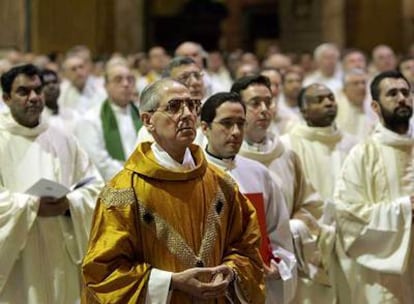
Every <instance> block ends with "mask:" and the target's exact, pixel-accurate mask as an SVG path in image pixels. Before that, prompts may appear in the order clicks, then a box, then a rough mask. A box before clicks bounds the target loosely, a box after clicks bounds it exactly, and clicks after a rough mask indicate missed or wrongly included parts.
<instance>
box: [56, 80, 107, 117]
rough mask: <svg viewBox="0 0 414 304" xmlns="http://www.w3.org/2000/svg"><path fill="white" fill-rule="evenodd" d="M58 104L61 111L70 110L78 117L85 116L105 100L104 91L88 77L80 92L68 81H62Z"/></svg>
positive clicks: (96, 82) (95, 81)
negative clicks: (75, 112)
mask: <svg viewBox="0 0 414 304" xmlns="http://www.w3.org/2000/svg"><path fill="white" fill-rule="evenodd" d="M60 88H61V89H60V92H61V93H60V96H59V99H58V104H59V107H60V108H61V109H64V108H70V109H73V110H75V111H77V112H78V113H79V114H80V115H83V114H85V112H86V111H88V110H90V109H91V108H93V107H94V106H97V105H99V104H101V103H102V102H103V101H104V100H105V99H106V96H107V94H106V91H105V89H104V88H103V87H102V85H101V84H100V83H99V82H98V81H97V79H96V78H94V77H91V76H89V77H88V79H87V80H86V83H85V87H84V88H83V90H82V92H79V90H78V89H77V88H76V87H74V86H73V85H72V84H70V83H69V81H63V82H62V84H61V86H60Z"/></svg>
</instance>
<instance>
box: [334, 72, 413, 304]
mask: <svg viewBox="0 0 414 304" xmlns="http://www.w3.org/2000/svg"><path fill="white" fill-rule="evenodd" d="M371 95H372V100H373V101H372V108H373V110H374V111H375V112H376V113H377V115H378V117H379V120H380V123H379V124H378V125H377V126H376V128H375V131H374V133H373V134H372V136H371V137H370V138H369V139H368V140H366V141H365V142H364V143H361V144H359V145H357V146H356V147H355V148H354V149H353V150H352V151H351V153H350V154H349V156H348V157H347V158H346V160H345V162H344V166H343V170H342V172H341V176H340V179H339V180H338V182H337V185H336V188H335V203H336V219H337V228H338V230H339V231H338V239H337V245H336V248H337V253H338V256H339V259H340V262H341V265H342V267H343V269H344V272H345V274H346V277H347V280H348V283H349V286H350V290H351V293H350V294H351V296H352V299H351V302H350V303H361V304H364V303H414V291H413V288H412V287H413V282H414V257H413V251H412V250H413V248H412V246H413V245H412V244H413V242H412V236H413V231H412V229H413V228H412V221H413V211H412V210H413V208H414V196H413V194H414V167H413V145H414V139H413V134H412V130H411V129H410V125H409V120H410V118H411V116H412V96H411V94H410V86H409V83H408V81H407V80H406V79H405V78H404V77H403V75H402V74H400V73H399V72H396V71H388V72H383V73H381V74H379V75H378V76H376V77H375V78H374V80H373V82H372V83H371Z"/></svg>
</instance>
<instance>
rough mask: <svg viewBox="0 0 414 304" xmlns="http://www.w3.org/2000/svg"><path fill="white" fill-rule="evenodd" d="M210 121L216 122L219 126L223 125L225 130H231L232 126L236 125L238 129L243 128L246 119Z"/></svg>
mask: <svg viewBox="0 0 414 304" xmlns="http://www.w3.org/2000/svg"><path fill="white" fill-rule="evenodd" d="M211 123H216V124H219V125H221V126H223V127H224V128H225V129H226V130H229V131H230V130H233V128H234V126H237V128H238V129H239V130H242V129H244V126H245V125H246V120H245V119H237V120H234V119H222V120H219V121H214V120H213V121H212V122H211Z"/></svg>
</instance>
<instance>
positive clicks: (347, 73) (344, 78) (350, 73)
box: [342, 69, 367, 84]
mask: <svg viewBox="0 0 414 304" xmlns="http://www.w3.org/2000/svg"><path fill="white" fill-rule="evenodd" d="M354 75H359V76H363V75H367V72H366V71H364V70H363V69H350V70H349V71H345V72H344V75H343V76H342V83H343V84H345V83H346V82H347V80H348V77H350V76H354Z"/></svg>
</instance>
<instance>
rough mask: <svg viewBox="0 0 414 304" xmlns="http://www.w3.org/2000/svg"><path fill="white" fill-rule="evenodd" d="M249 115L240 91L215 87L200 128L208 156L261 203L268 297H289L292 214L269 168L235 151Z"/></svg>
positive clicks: (293, 282) (291, 289)
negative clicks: (232, 91)
mask: <svg viewBox="0 0 414 304" xmlns="http://www.w3.org/2000/svg"><path fill="white" fill-rule="evenodd" d="M245 117H246V107H245V105H244V104H243V103H242V101H241V100H240V96H239V95H238V94H236V93H217V94H214V95H212V96H210V98H208V99H207V101H206V102H205V103H204V105H203V107H202V110H201V115H200V119H201V129H202V130H203V133H204V135H205V136H206V138H207V139H208V144H207V146H206V148H205V152H206V158H207V160H208V162H210V163H212V164H214V165H216V166H217V167H219V168H220V169H222V170H224V171H225V172H226V173H228V174H229V175H230V176H231V177H232V178H233V179H234V180H235V181H236V182H237V185H238V186H239V189H240V191H241V192H242V193H243V194H245V195H246V196H247V197H248V198H250V199H251V200H252V201H253V200H254V199H256V202H253V203H254V204H255V205H256V204H260V205H259V206H258V207H257V209H258V216H259V223H260V220H262V221H263V222H262V225H264V226H266V227H265V228H266V234H265V235H264V236H262V246H265V248H264V250H265V251H264V252H262V256H263V260H265V263H264V264H263V267H264V270H265V275H266V286H267V287H266V288H267V293H266V303H269V304H271V303H279V304H282V303H290V301H291V300H292V299H293V296H294V294H295V288H296V280H297V276H296V267H295V266H296V258H295V256H294V253H293V244H292V236H291V234H290V230H289V214H288V211H287V206H286V202H285V200H284V197H283V194H282V192H281V190H280V188H279V186H278V185H277V184H276V182H275V181H274V180H273V179H272V178H271V176H270V174H269V171H268V169H267V168H266V167H265V166H263V165H262V164H261V163H259V162H257V161H254V160H251V159H248V158H245V157H243V156H240V155H237V153H238V152H239V149H240V146H241V144H242V142H243V133H244V124H245V121H246V119H245ZM261 209H263V210H264V214H263V213H261V212H260V211H259V210H261ZM261 216H262V217H263V218H261ZM267 239H270V244H268V242H267ZM266 245H268V246H266ZM269 247H270V248H269Z"/></svg>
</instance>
